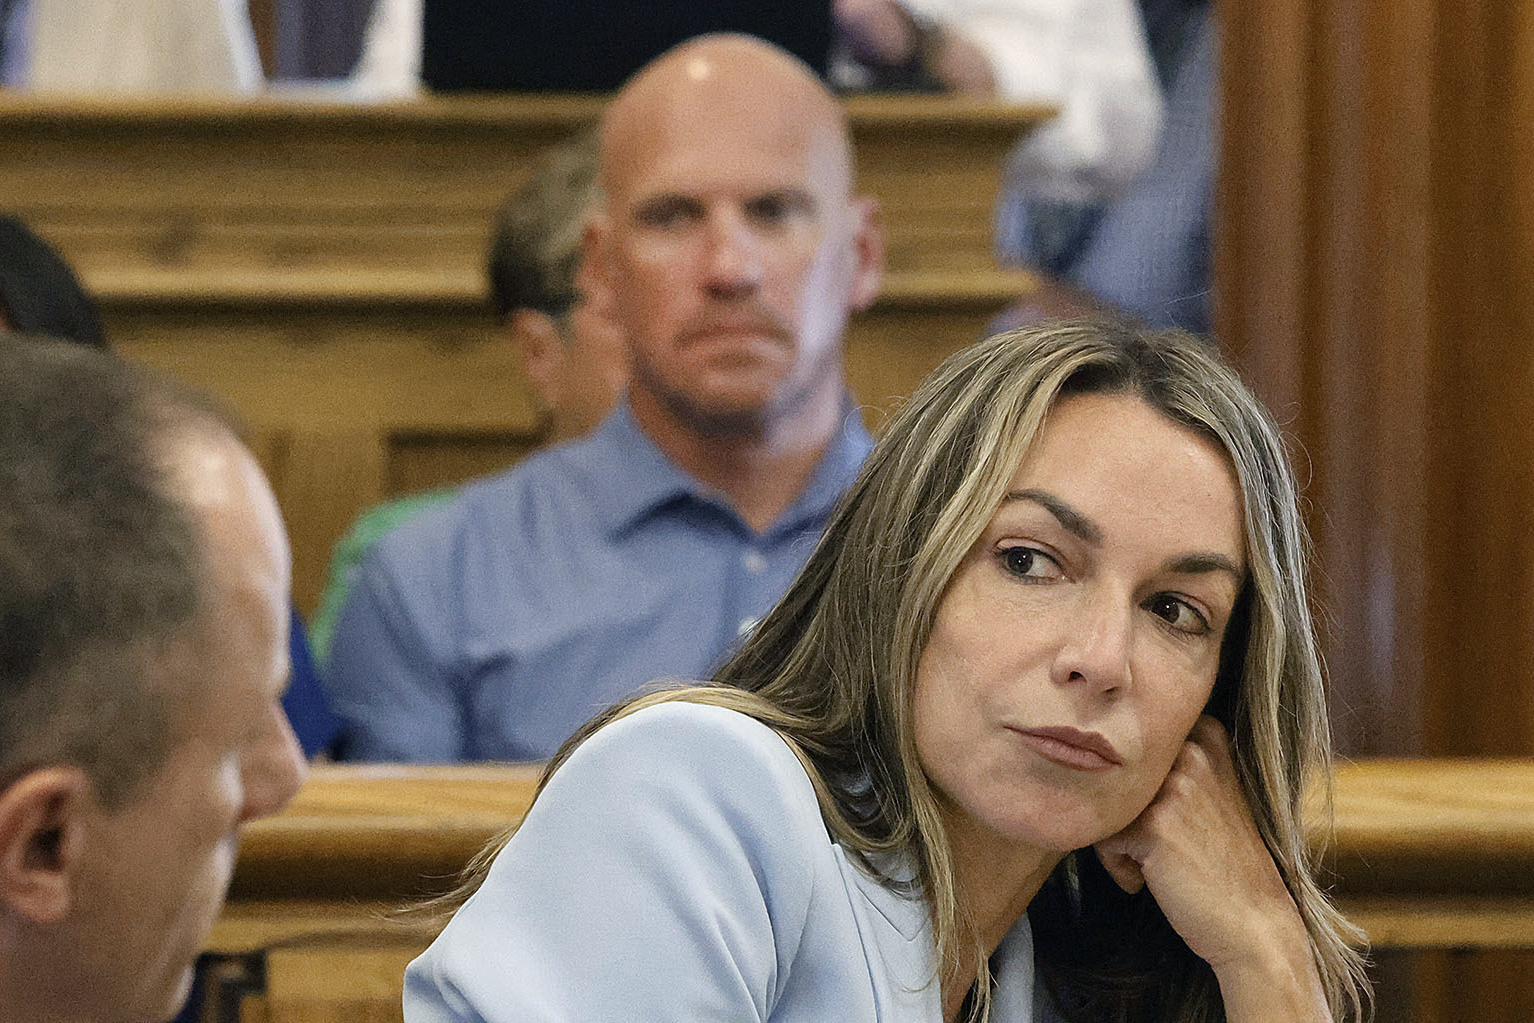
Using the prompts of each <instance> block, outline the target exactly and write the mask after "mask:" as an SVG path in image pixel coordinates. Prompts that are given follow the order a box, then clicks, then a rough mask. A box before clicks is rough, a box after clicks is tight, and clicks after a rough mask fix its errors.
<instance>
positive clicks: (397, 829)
mask: <svg viewBox="0 0 1534 1023" xmlns="http://www.w3.org/2000/svg"><path fill="white" fill-rule="evenodd" d="M536 778H537V770H536V768H533V767H527V766H474V767H427V768H405V767H383V766H374V767H352V766H326V767H320V768H317V769H316V770H315V772H314V773H313V775H311V777H310V779H309V781H308V782H307V783H306V784H305V786H304V788H303V790H302V791H301V792H300V793H299V795H298V797H297V798H296V799H295V800H294V801H293V804H292V805H291V806H290V807H289V808H288V809H287V810H286V811H285V812H284V813H282V814H281V815H279V816H278V817H276V818H273V819H271V820H266V821H259V822H256V823H254V824H252V825H250V826H249V827H248V828H247V829H246V833H245V840H244V843H243V845H242V848H241V851H240V859H239V864H238V867H237V869H236V872H235V880H234V884H233V887H232V890H231V893H230V900H229V903H228V906H227V907H226V909H225V911H224V914H223V916H222V917H221V918H220V920H219V922H218V925H217V927H216V928H215V930H214V934H213V937H212V940H211V942H210V948H211V949H213V950H215V951H217V952H218V953H220V954H221V955H224V956H228V957H229V962H228V963H227V964H226V966H225V968H224V970H223V985H224V986H223V988H222V1004H223V1008H224V1009H225V1010H226V1015H224V1016H223V1018H224V1019H230V1020H233V1019H242V1020H243V1021H244V1023H255V1021H263V1023H331V1021H335V1023H339V1021H342V1020H346V1021H352V1020H368V1021H380V1023H382V1021H386V1020H390V1021H398V1020H399V1018H400V1017H399V1009H398V1004H399V985H400V975H401V971H402V970H403V967H404V964H405V963H406V962H408V961H409V960H410V959H411V958H412V957H413V956H414V955H416V954H418V953H419V951H420V950H421V949H422V948H424V947H425V945H426V944H427V943H429V941H430V938H431V934H432V930H433V926H432V925H431V924H430V923H424V922H416V921H411V920H409V919H401V918H398V917H397V916H392V915H391V913H392V912H393V911H394V910H396V909H398V908H399V907H400V906H401V905H403V904H405V903H408V902H409V901H411V900H417V899H420V898H422V897H424V896H426V895H429V894H435V893H438V892H441V891H443V890H446V888H448V887H450V885H451V881H452V878H453V876H454V875H455V874H456V872H457V871H458V870H459V869H461V868H462V866H463V865H464V864H465V863H466V862H467V861H468V860H469V858H470V857H471V856H473V855H474V853H476V852H478V851H479V849H480V848H481V847H482V846H483V845H484V844H485V843H486V842H487V841H489V840H490V839H491V838H492V837H493V836H494V835H496V834H497V833H499V832H500V831H502V830H503V829H504V828H505V827H506V826H508V825H509V824H510V823H512V822H513V821H515V820H517V819H519V818H520V816H521V814H522V813H523V812H525V810H526V808H527V806H528V805H529V802H530V800H531V797H532V791H533V786H534V785H535V783H536ZM1335 806H1336V826H1335V829H1334V832H1333V834H1332V836H1331V842H1330V845H1329V849H1330V852H1329V854H1328V860H1327V862H1328V864H1329V867H1330V870H1331V871H1333V872H1334V873H1335V883H1334V890H1335V893H1336V895H1337V897H1338V899H1339V901H1340V903H1341V905H1342V906H1343V908H1344V909H1345V910H1346V911H1347V912H1348V914H1349V915H1350V916H1351V917H1352V919H1353V920H1355V921H1356V922H1357V923H1359V924H1360V925H1362V926H1363V927H1364V928H1365V929H1366V930H1367V931H1368V932H1369V935H1370V939H1371V941H1372V942H1373V944H1374V946H1375V947H1376V948H1381V949H1384V948H1421V949H1534V761H1522V760H1519V761H1468V760H1467V761H1437V760H1381V761H1364V762H1360V763H1354V764H1344V765H1341V766H1340V767H1339V768H1338V771H1337V778H1336V803H1335ZM1316 837H1317V841H1320V839H1321V836H1319V835H1318V836H1316ZM215 1000H217V999H215ZM241 1011H243V1016H241V1015H240V1012H241Z"/></svg>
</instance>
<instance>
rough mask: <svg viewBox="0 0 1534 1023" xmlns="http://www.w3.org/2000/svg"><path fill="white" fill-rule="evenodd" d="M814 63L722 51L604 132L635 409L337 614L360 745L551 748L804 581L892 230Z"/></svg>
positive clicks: (440, 751)
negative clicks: (864, 190) (864, 187)
mask: <svg viewBox="0 0 1534 1023" xmlns="http://www.w3.org/2000/svg"><path fill="white" fill-rule="evenodd" d="M852 180H853V167H852V151H851V144H850V141H849V138H848V134H847V127H846V124H845V122H844V119H843V116H842V112H841V109H840V107H839V106H838V104H837V103H836V101H835V100H834V99H833V98H832V97H831V96H830V94H829V93H828V92H827V91H826V90H825V88H824V87H823V86H822V85H821V83H820V82H819V80H818V79H817V78H816V77H815V75H814V74H813V73H812V72H811V71H810V70H809V69H808V68H807V67H805V66H804V65H803V64H801V63H800V62H798V61H797V60H795V59H794V58H793V57H790V56H788V55H787V54H785V53H783V52H782V51H780V50H777V49H775V48H773V47H771V46H769V45H767V44H765V43H763V42H760V41H758V40H754V39H751V38H747V37H741V36H708V37H703V38H700V39H696V40H693V41H690V42H688V43H684V44H683V45H681V46H680V47H677V48H676V49H674V50H672V51H670V52H668V53H666V54H664V55H662V56H661V57H659V58H657V59H656V60H655V61H654V62H653V63H651V64H650V65H648V66H647V67H646V68H644V69H643V70H641V71H640V72H639V74H637V75H636V76H635V77H634V78H633V79H632V80H631V81H630V82H629V83H628V85H626V86H625V87H624V89H623V90H621V91H620V92H619V94H618V95H617V96H616V97H615V98H614V100H613V102H612V104H611V105H610V107H609V108H608V110H607V112H606V114H605V116H604V118H603V123H602V133H601V186H602V193H603V200H602V203H601V205H600V208H599V211H598V213H597V214H596V216H595V218H594V222H593V224H592V226H591V228H590V230H589V231H588V236H587V239H586V267H585V270H584V278H585V280H584V282H583V283H584V284H585V286H586V290H587V293H588V294H589V296H590V298H591V300H592V301H593V302H594V303H596V304H597V305H598V306H599V307H600V308H601V309H602V310H603V311H605V312H606V313H607V314H608V315H610V316H612V317H613V318H614V319H615V320H616V322H617V323H618V324H619V325H620V327H621V328H622V329H623V331H624V334H625V337H626V340H627V345H628V355H629V361H630V369H631V374H632V375H631V377H630V384H629V388H628V394H627V398H626V400H625V401H623V402H621V403H620V404H619V406H618V408H617V409H616V410H615V411H614V412H613V413H612V414H611V415H610V416H609V417H608V418H607V419H606V420H604V422H603V423H602V424H601V426H600V427H598V429H597V430H596V431H595V432H594V433H592V434H591V435H590V436H588V437H587V438H585V439H582V440H578V441H575V442H573V443H569V444H565V445H560V446H556V447H554V448H552V449H550V450H548V451H546V452H544V453H542V454H540V455H537V456H535V457H533V458H531V459H529V460H528V461H526V462H524V463H522V464H521V465H519V466H517V467H515V468H514V469H512V470H511V471H509V472H507V473H504V474H502V475H500V476H496V477H492V478H490V479H487V480H484V481H481V482H479V483H476V484H473V485H471V486H469V487H468V488H466V489H465V490H464V491H463V492H462V494H461V496H459V497H458V498H457V499H456V500H455V501H454V502H453V503H451V504H450V505H448V506H445V507H443V508H440V509H436V510H434V511H432V512H430V513H428V514H427V515H425V516H423V517H422V518H421V519H418V520H416V521H415V522H413V523H411V524H409V525H407V526H406V527H404V528H402V529H400V530H399V531H397V532H396V533H394V534H391V535H390V536H389V537H388V538H386V539H385V540H384V541H383V542H382V543H380V544H379V545H378V547H377V548H375V550H374V551H373V552H372V554H371V555H370V556H369V558H368V559H367V560H365V561H364V563H363V565H362V566H361V569H360V570H359V572H358V581H357V584H356V586H355V588H354V590H353V593H352V596H351V598H350V600H349V601H348V604H347V606H346V608H345V609H344V610H343V611H342V614H341V618H340V621H339V623H338V625H337V629H336V634H335V639H334V643H333V646H332V649H331V660H330V674H329V681H330V683H331V687H332V696H333V698H334V700H335V704H336V708H337V710H338V711H339V713H340V714H341V715H342V717H343V718H344V719H345V720H346V721H347V732H346V737H345V740H344V744H345V745H344V753H345V755H348V756H351V757H354V758H358V759H369V760H409V761H426V762H446V761H462V760H530V759H543V758H546V757H548V756H550V755H551V754H552V753H553V752H554V751H555V750H556V749H557V748H558V747H559V745H560V743H562V742H563V741H564V740H565V739H566V738H567V737H568V736H569V735H570V734H571V733H572V732H574V730H575V729H576V728H577V727H578V726H579V725H580V724H581V723H582V722H584V721H585V720H586V719H587V718H589V717H590V716H591V715H592V714H594V713H595V712H597V711H598V710H600V709H602V708H603V707H605V706H607V705H608V704H610V703H612V702H614V701H616V700H618V699H620V698H622V697H624V696H627V695H629V694H631V693H632V692H633V691H634V690H635V689H636V688H638V687H640V686H642V685H643V684H645V683H646V682H648V681H650V680H652V679H655V678H659V677H673V678H677V677H679V678H705V677H707V676H708V675H709V673H710V671H711V670H712V668H713V667H714V666H715V665H716V664H717V663H718V662H719V661H720V660H721V659H722V658H723V657H724V655H726V654H727V653H728V652H729V651H730V650H731V649H732V648H733V647H734V645H735V644H736V643H737V642H738V640H739V637H740V636H741V635H742V634H743V633H744V631H746V630H747V629H749V628H750V627H751V625H752V624H753V623H754V622H755V621H756V619H757V618H758V617H760V616H761V615H762V614H763V613H764V612H765V611H766V610H767V609H768V608H769V607H770V606H771V605H772V603H773V602H774V601H775V600H776V599H777V598H778V597H779V596H780V595H781V594H782V592H783V591H784V590H785V589H786V588H787V585H788V582H789V580H790V579H791V578H792V576H793V575H794V573H795V572H796V571H797V570H798V568H799V566H800V565H801V564H802V563H803V560H804V559H805V557H807V555H808V553H809V550H810V547H811V546H812V544H813V542H814V539H815V538H816V537H817V536H818V535H819V533H820V530H821V528H822V526H823V525H824V523H825V521H826V519H827V517H828V516H829V514H830V511H831V508H832V506H833V505H834V504H835V502H836V500H837V498H838V497H839V496H840V494H841V493H842V491H843V490H844V489H845V488H846V487H847V486H848V485H849V484H850V483H851V481H852V478H853V476H854V475H855V474H856V471H857V467H858V466H859V464H860V463H861V462H862V459H863V457H864V455H865V454H866V453H867V451H868V448H869V446H870V441H869V438H868V436H867V434H866V432H865V431H864V430H863V427H862V425H861V423H860V422H859V420H858V416H857V414H856V411H855V409H854V408H853V405H852V402H851V401H850V399H849V397H848V395H847V391H846V383H845V379H844V373H843V352H842V334H843V331H844V329H845V327H846V324H847V320H848V317H849V316H850V315H851V314H852V313H854V312H856V311H859V310H861V309H863V308H865V307H866V306H867V305H868V304H869V303H870V302H871V301H872V300H873V298H874V296H875V293H876V292H877V290H878V287H879V283H880V278H881V273H882V264H883V246H882V235H881V233H880V230H879V227H878V224H877V211H876V209H875V206H874V204H873V202H872V201H871V200H868V199H860V198H857V197H855V196H854V195H853V192H852Z"/></svg>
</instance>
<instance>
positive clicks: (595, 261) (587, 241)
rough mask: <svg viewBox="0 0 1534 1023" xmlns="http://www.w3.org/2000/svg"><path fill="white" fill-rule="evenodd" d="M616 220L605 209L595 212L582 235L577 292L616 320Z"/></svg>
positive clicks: (603, 313)
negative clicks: (613, 264) (614, 262)
mask: <svg viewBox="0 0 1534 1023" xmlns="http://www.w3.org/2000/svg"><path fill="white" fill-rule="evenodd" d="M611 248H612V221H611V220H610V219H609V218H608V216H607V214H606V213H604V212H602V211H601V210H596V211H594V212H592V214H591V216H589V217H588V218H587V219H586V227H585V230H583V231H582V232H581V262H580V265H579V266H578V267H576V270H575V290H576V291H578V292H579V293H580V295H581V298H582V299H583V300H584V301H587V302H590V303H591V304H592V305H593V306H595V307H596V309H597V310H598V311H599V312H600V313H601V314H602V315H603V316H606V317H608V318H609V319H612V318H613V316H614V311H615V309H616V308H617V306H616V296H614V294H613V286H612V251H611Z"/></svg>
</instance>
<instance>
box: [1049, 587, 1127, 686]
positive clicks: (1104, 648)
mask: <svg viewBox="0 0 1534 1023" xmlns="http://www.w3.org/2000/svg"><path fill="white" fill-rule="evenodd" d="M1133 626H1134V608H1133V607H1132V606H1131V602H1130V601H1126V600H1120V599H1116V598H1115V597H1113V596H1112V595H1110V594H1106V593H1098V594H1091V595H1087V596H1086V597H1085V599H1083V601H1082V606H1081V611H1080V613H1079V614H1078V615H1076V616H1075V619H1074V620H1073V621H1070V622H1067V623H1066V625H1065V629H1066V634H1065V636H1064V638H1063V640H1062V642H1061V644H1060V653H1059V657H1058V659H1057V661H1056V664H1055V673H1054V674H1055V681H1056V683H1057V684H1061V685H1077V684H1084V685H1088V686H1092V687H1094V688H1096V689H1100V690H1103V691H1105V692H1106V691H1110V690H1115V689H1122V688H1124V687H1125V686H1128V685H1129V684H1130V683H1131V682H1132V681H1133V678H1132V672H1131V669H1130V648H1131V645H1132V642H1133Z"/></svg>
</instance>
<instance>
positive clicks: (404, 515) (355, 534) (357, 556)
mask: <svg viewBox="0 0 1534 1023" xmlns="http://www.w3.org/2000/svg"><path fill="white" fill-rule="evenodd" d="M457 493H458V488H457V487H443V488H442V489H440V490H428V491H427V492H425V493H423V494H411V495H409V496H408V497H401V498H397V499H395V500H393V501H386V502H384V503H383V504H380V505H375V506H374V507H372V508H369V509H368V510H367V511H365V512H363V513H362V514H361V515H359V516H357V521H355V522H353V523H352V525H351V528H350V529H348V530H347V531H346V535H345V536H343V537H341V539H340V540H339V541H337V543H336V546H335V549H334V550H333V551H331V554H330V565H329V567H327V568H326V569H325V589H324V591H323V592H322V593H321V594H320V606H319V609H318V610H316V611H315V612H314V617H312V618H310V619H309V646H310V647H311V648H312V649H313V650H314V656H315V659H316V660H318V661H319V663H320V666H321V667H324V666H325V665H326V664H328V663H329V662H330V640H331V637H332V636H334V635H335V631H336V622H337V621H338V620H340V617H341V609H342V608H343V607H345V606H346V597H347V595H348V594H349V593H351V589H352V581H353V580H354V579H355V577H356V574H357V566H358V565H360V564H361V563H362V559H363V557H365V556H366V555H367V552H368V551H370V550H372V549H373V545H374V544H375V543H377V542H378V541H379V540H380V539H382V538H383V537H384V535H385V534H387V533H392V532H393V531H394V530H395V529H397V528H398V527H400V526H402V525H404V524H405V523H406V522H409V521H410V520H411V519H413V518H415V517H416V516H417V515H419V514H421V513H422V512H423V511H426V510H427V509H428V508H434V507H436V506H437V505H439V504H445V503H446V502H447V501H449V500H451V499H452V498H453V497H454V496H456V495H457Z"/></svg>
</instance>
